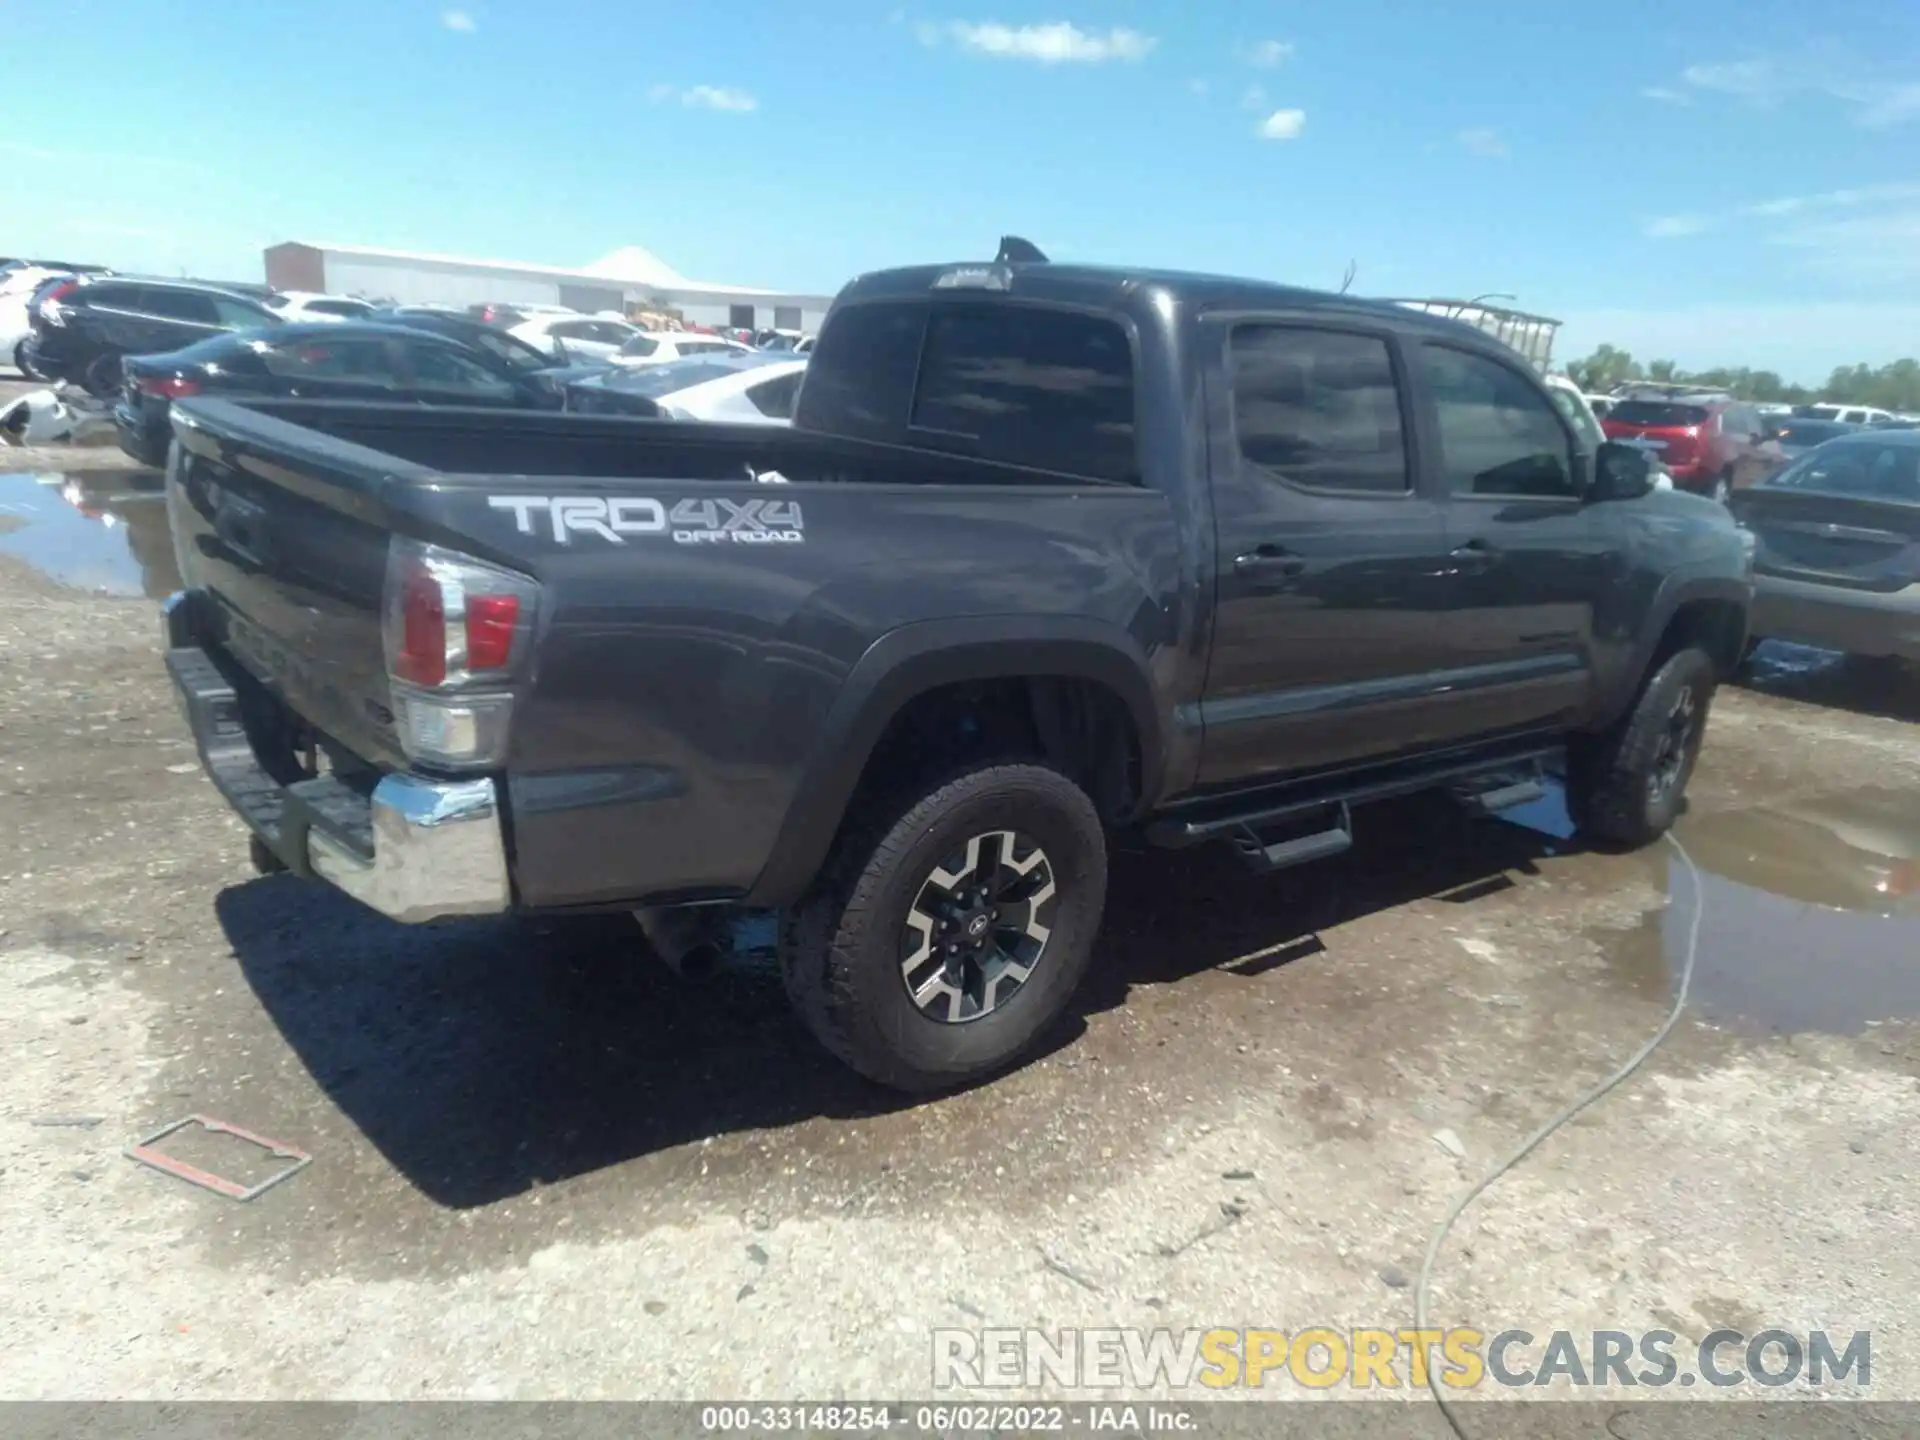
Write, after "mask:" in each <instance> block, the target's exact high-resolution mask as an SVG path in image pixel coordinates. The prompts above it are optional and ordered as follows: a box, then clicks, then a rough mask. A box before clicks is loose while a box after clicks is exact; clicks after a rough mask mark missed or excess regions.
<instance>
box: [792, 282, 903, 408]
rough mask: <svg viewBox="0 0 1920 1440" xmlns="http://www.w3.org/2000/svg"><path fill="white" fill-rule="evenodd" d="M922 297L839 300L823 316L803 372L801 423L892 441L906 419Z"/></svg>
mask: <svg viewBox="0 0 1920 1440" xmlns="http://www.w3.org/2000/svg"><path fill="white" fill-rule="evenodd" d="M926 321H927V305H926V302H925V301H912V302H906V303H889V302H886V301H874V302H870V303H868V304H863V305H862V304H856V305H843V306H840V307H838V308H836V309H835V310H834V311H833V313H832V314H831V315H830V316H829V317H828V319H827V325H826V329H824V330H822V331H821V332H820V335H821V343H820V346H819V349H818V352H817V354H816V356H815V359H814V362H813V368H812V369H811V370H810V371H809V372H808V376H807V385H806V394H805V404H806V414H807V416H808V417H809V418H808V421H807V423H808V424H810V425H811V426H812V427H813V428H814V429H816V430H825V431H829V432H831V433H836V434H842V435H864V436H868V437H882V438H887V439H893V440H896V441H897V440H898V439H899V438H900V432H901V430H902V429H903V428H905V426H906V423H907V406H908V404H909V403H911V400H912V395H913V372H914V368H915V367H916V366H917V365H918V364H919V357H920V337H921V335H922V333H923V332H924V331H925V329H926Z"/></svg>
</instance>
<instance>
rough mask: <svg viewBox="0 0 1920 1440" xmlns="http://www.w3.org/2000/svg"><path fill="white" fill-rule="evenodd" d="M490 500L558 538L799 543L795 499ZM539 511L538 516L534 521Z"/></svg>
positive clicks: (528, 531) (522, 525)
mask: <svg viewBox="0 0 1920 1440" xmlns="http://www.w3.org/2000/svg"><path fill="white" fill-rule="evenodd" d="M487 504H489V505H491V506H492V507H493V508H494V509H496V510H511V511H512V512H513V523H514V526H515V528H517V529H518V530H519V532H520V533H521V534H522V535H533V534H537V533H538V532H539V530H540V529H542V528H544V527H545V526H548V525H550V526H551V527H552V529H553V538H554V542H555V543H556V544H559V545H570V544H572V543H573V538H574V537H575V536H576V535H597V536H598V537H599V538H600V539H602V540H606V541H609V542H611V543H612V544H615V545H624V544H626V543H627V537H628V536H629V535H671V536H672V537H673V539H674V542H675V543H676V544H679V545H799V544H803V543H804V542H805V540H806V536H805V535H804V534H803V533H802V522H801V519H800V503H799V502H798V501H797V500H720V499H713V500H680V501H676V502H675V503H674V506H673V509H672V510H671V511H669V510H668V509H667V507H666V506H664V505H662V504H661V503H660V502H659V501H658V500H644V499H633V498H614V499H609V498H606V497H603V496H598V495H489V496H488V497H487ZM536 516H538V517H539V519H538V520H536V518H535V517H536Z"/></svg>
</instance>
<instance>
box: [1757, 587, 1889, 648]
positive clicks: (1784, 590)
mask: <svg viewBox="0 0 1920 1440" xmlns="http://www.w3.org/2000/svg"><path fill="white" fill-rule="evenodd" d="M1751 628H1752V633H1753V635H1754V637H1755V638H1756V639H1768V638H1770V639H1776V640H1795V641H1798V642H1800V643H1801V644H1803V645H1824V646H1828V647H1830V648H1832V649H1835V650H1844V651H1846V652H1847V653H1848V654H1851V655H1899V656H1903V657H1905V658H1906V659H1909V660H1920V585H1909V586H1908V587H1907V588H1906V589H1904V590H1896V591H1893V592H1892V593H1890V594H1885V593H1879V592H1874V591H1862V590H1846V589H1842V588H1841V587H1839V586H1837V585H1814V584H1810V583H1808V582H1806V581H1804V580H1783V579H1780V578H1778V577H1776V576H1771V575H1757V576H1755V577H1754V593H1753V619H1752V627H1751Z"/></svg>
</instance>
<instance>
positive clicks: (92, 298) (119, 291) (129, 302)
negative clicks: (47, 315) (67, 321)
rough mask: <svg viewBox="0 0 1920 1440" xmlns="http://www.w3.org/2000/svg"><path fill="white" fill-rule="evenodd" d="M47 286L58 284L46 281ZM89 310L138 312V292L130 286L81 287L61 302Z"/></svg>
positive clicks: (142, 307) (139, 306) (140, 306)
mask: <svg viewBox="0 0 1920 1440" xmlns="http://www.w3.org/2000/svg"><path fill="white" fill-rule="evenodd" d="M47 283H48V284H49V285H54V284H57V283H59V282H57V281H51V280H50V281H48V282H47ZM62 303H64V304H67V305H84V306H85V307H86V308H87V309H89V310H140V309H144V308H145V307H144V306H143V305H141V303H140V292H139V291H137V290H135V289H134V288H133V286H131V285H82V286H81V287H80V288H79V289H77V290H75V291H74V292H73V293H72V294H71V295H69V296H67V298H66V300H65V301H64V302H62Z"/></svg>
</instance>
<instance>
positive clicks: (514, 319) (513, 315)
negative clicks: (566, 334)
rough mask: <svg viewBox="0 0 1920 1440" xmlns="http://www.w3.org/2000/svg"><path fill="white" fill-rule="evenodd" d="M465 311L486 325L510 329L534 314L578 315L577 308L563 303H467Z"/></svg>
mask: <svg viewBox="0 0 1920 1440" xmlns="http://www.w3.org/2000/svg"><path fill="white" fill-rule="evenodd" d="M467 313H468V314H469V315H471V316H473V317H474V319H476V320H480V321H484V322H485V323H486V324H488V325H498V326H499V327H500V328H501V329H503V330H506V329H511V328H512V327H513V326H515V325H518V324H519V323H520V322H521V321H522V320H526V319H529V318H530V317H532V316H535V315H578V314H579V313H580V312H579V311H578V310H569V309H568V308H567V307H566V306H564V305H532V304H528V305H492V304H489V305H469V306H468V307H467Z"/></svg>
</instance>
